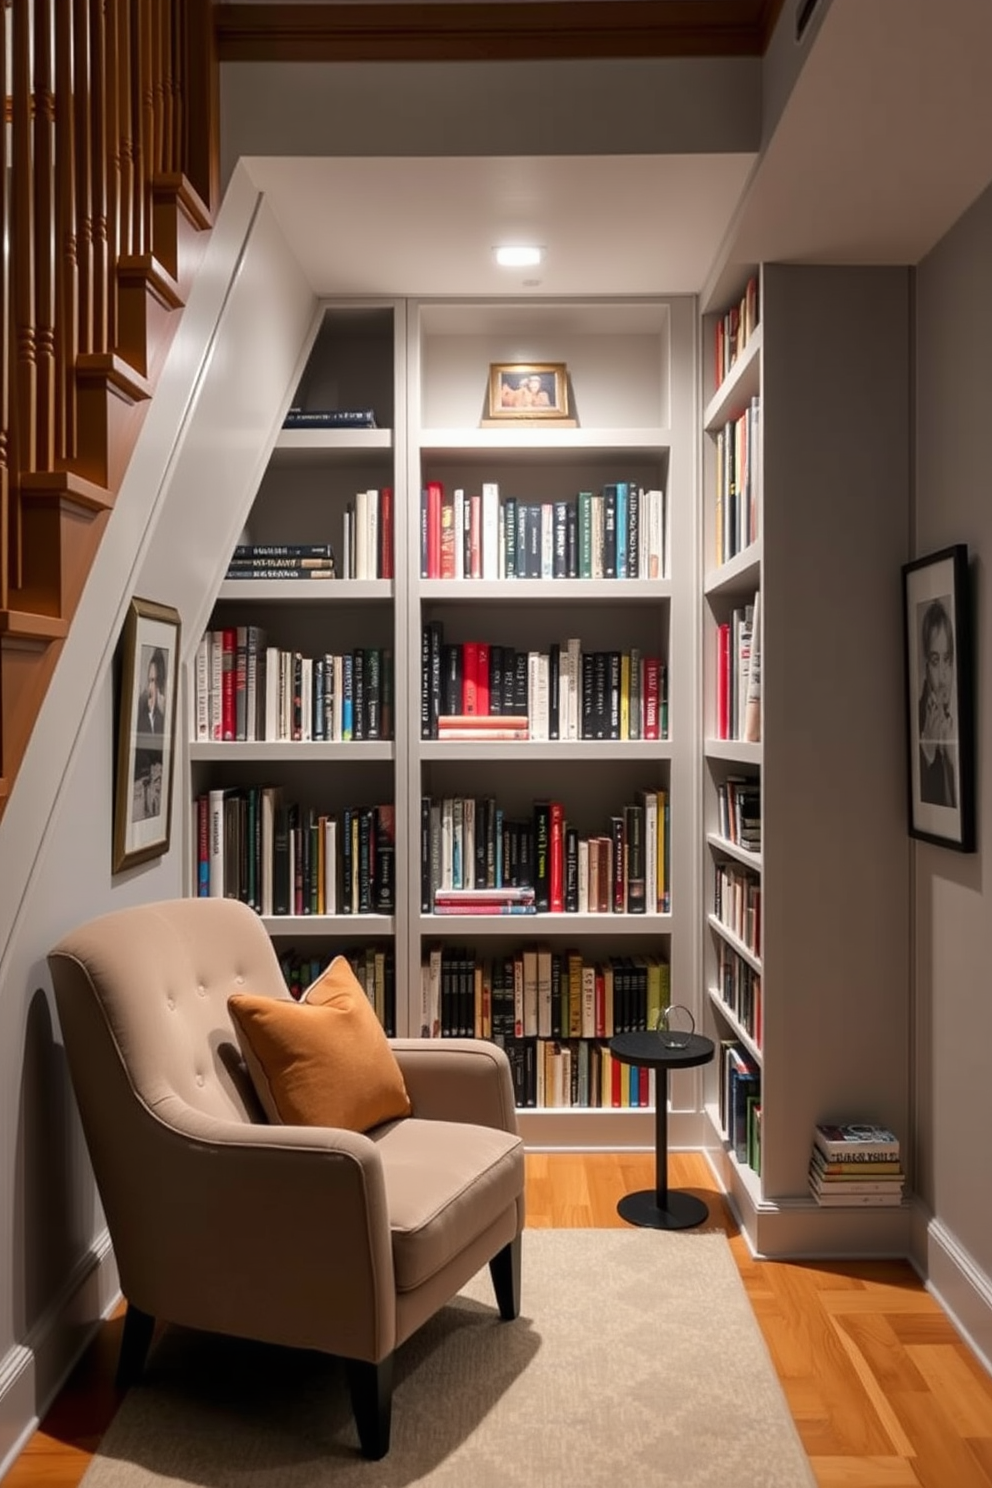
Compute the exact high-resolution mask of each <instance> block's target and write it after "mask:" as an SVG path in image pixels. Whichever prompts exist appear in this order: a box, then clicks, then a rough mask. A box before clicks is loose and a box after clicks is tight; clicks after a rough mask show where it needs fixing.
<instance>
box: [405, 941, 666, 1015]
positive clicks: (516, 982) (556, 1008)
mask: <svg viewBox="0 0 992 1488" xmlns="http://www.w3.org/2000/svg"><path fill="white" fill-rule="evenodd" d="M670 994H671V968H670V967H669V965H668V962H667V961H665V960H663V959H662V958H661V957H659V956H654V955H651V956H643V955H639V956H610V957H605V958H600V959H598V960H595V961H592V960H587V959H585V958H584V957H583V955H582V953H581V952H580V951H577V950H574V949H558V948H553V947H551V946H548V945H539V944H531V945H525V946H521V947H518V948H517V949H516V950H513V951H507V952H505V953H503V954H502V955H499V956H492V957H479V956H477V955H476V954H475V952H474V951H473V950H472V949H471V948H470V947H468V946H451V945H444V946H442V945H434V946H432V947H431V948H430V950H429V951H428V954H427V956H426V957H425V959H424V960H423V962H422V964H421V969H420V998H421V1004H420V1026H421V1036H422V1037H424V1038H430V1037H453V1038H542V1039H546V1038H555V1039H558V1038H576V1039H578V1038H599V1039H603V1038H612V1036H613V1035H614V1034H615V1033H630V1032H636V1031H637V1030H638V1029H646V1028H650V1027H653V1026H654V1023H655V1021H656V1019H657V1016H658V1013H659V1012H660V1011H661V1010H662V1008H666V1007H667V1006H668V1004H669V1001H670Z"/></svg>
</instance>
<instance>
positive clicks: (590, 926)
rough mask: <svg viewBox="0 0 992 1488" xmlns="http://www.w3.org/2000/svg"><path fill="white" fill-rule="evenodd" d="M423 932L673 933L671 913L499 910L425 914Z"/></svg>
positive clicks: (624, 936)
mask: <svg viewBox="0 0 992 1488" xmlns="http://www.w3.org/2000/svg"><path fill="white" fill-rule="evenodd" d="M419 925H420V933H421V935H423V936H426V937H431V936H435V937H436V936H438V935H442V934H445V935H453V936H456V937H462V938H465V937H469V938H471V937H473V936H479V935H499V936H523V935H526V936H528V937H535V936H536V937H538V938H539V939H544V938H547V937H550V936H573V935H590V934H597V933H603V932H607V931H608V932H609V934H610V935H611V936H615V937H616V938H617V939H618V940H622V939H627V938H628V937H630V936H636V935H671V933H672V916H671V915H670V914H655V915H628V914H533V915H521V914H498V915H429V914H428V915H425V914H422V915H421V916H420V919H419Z"/></svg>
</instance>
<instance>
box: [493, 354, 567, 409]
mask: <svg viewBox="0 0 992 1488" xmlns="http://www.w3.org/2000/svg"><path fill="white" fill-rule="evenodd" d="M568 417H569V412H568V372H567V369H566V367H565V363H564V362H492V363H491V364H490V367H489V418H490V419H498V420H503V419H513V420H518V421H519V420H522V419H554V420H555V421H556V422H558V423H561V422H562V421H563V420H564V419H567V418H568Z"/></svg>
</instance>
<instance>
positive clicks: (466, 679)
mask: <svg viewBox="0 0 992 1488" xmlns="http://www.w3.org/2000/svg"><path fill="white" fill-rule="evenodd" d="M488 711H489V706H488V702H487V705H486V708H485V709H482V708H480V707H479V643H478V641H465V643H464V644H463V646H462V712H463V713H464V714H467V715H468V716H469V717H472V718H474V717H475V716H476V715H477V714H479V713H482V712H487V713H488Z"/></svg>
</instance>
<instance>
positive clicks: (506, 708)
mask: <svg viewBox="0 0 992 1488" xmlns="http://www.w3.org/2000/svg"><path fill="white" fill-rule="evenodd" d="M420 659H421V693H420V732H421V737H422V738H425V739H436V738H438V737H439V736H440V734H441V732H442V731H443V730H442V727H441V723H440V721H441V720H442V719H443V718H445V717H449V716H451V715H455V716H456V717H459V718H466V717H467V716H468V715H477V716H479V717H483V718H490V717H491V718H495V717H500V716H504V715H512V716H514V717H516V718H520V717H526V719H527V728H528V734H527V737H529V738H531V739H617V740H627V739H667V737H668V667H667V664H666V663H665V662H664V661H663V660H662V659H661V657H660V656H656V655H646V654H645V653H644V652H643V651H642V650H641V649H640V648H638V647H632V648H631V649H630V650H629V651H619V650H616V651H600V650H597V651H583V649H582V642H581V641H580V640H579V639H578V638H577V637H571V638H569V639H568V640H565V641H561V642H557V641H555V642H552V643H551V644H550V646H549V647H548V650H547V651H541V650H538V649H534V650H528V651H523V650H518V649H515V648H514V647H512V646H501V645H497V644H496V643H495V642H491V641H488V640H471V641H455V642H451V643H448V642H446V641H445V639H444V625H443V622H442V621H440V620H430V621H428V622H427V623H426V624H425V625H424V627H423V630H422V633H421V648H420ZM488 727H490V728H492V727H494V725H492V724H490V725H488ZM489 737H492V735H491V734H490V735H489Z"/></svg>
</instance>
